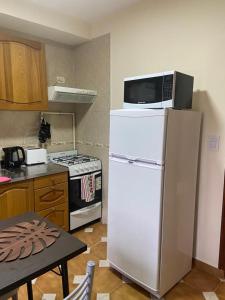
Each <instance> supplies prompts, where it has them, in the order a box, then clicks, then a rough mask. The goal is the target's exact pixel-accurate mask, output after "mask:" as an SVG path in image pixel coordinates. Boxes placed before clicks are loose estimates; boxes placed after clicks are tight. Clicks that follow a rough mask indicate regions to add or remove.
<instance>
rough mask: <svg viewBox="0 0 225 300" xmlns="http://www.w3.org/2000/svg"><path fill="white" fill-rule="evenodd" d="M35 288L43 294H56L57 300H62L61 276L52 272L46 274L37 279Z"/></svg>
mask: <svg viewBox="0 0 225 300" xmlns="http://www.w3.org/2000/svg"><path fill="white" fill-rule="evenodd" d="M55 270H57V269H55ZM35 286H37V287H38V288H39V289H40V290H41V291H42V293H43V294H56V299H57V300H58V299H63V292H62V280H61V276H59V275H56V274H55V273H53V272H48V273H46V274H44V275H42V276H40V277H38V279H37V281H36V284H35Z"/></svg>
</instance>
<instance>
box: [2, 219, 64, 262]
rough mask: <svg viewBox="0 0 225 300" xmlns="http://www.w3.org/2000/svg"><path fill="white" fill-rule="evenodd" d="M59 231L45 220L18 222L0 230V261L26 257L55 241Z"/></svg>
mask: <svg viewBox="0 0 225 300" xmlns="http://www.w3.org/2000/svg"><path fill="white" fill-rule="evenodd" d="M59 235H60V233H59V231H58V230H57V229H56V228H48V227H47V224H46V223H45V222H41V221H38V220H33V221H31V222H23V223H18V224H16V225H15V226H13V227H9V228H6V229H4V230H3V231H1V232H0V262H2V261H6V262H9V261H13V260H16V259H18V258H20V259H21V258H26V257H28V256H30V255H31V254H32V255H33V254H36V253H39V252H41V251H43V250H44V249H45V248H46V247H49V246H50V245H52V244H53V243H55V241H56V239H57V238H58V237H59Z"/></svg>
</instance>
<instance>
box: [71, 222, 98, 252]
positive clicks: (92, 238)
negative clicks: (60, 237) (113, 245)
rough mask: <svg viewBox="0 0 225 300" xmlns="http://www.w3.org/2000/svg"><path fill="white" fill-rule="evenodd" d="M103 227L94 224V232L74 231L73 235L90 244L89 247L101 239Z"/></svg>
mask: <svg viewBox="0 0 225 300" xmlns="http://www.w3.org/2000/svg"><path fill="white" fill-rule="evenodd" d="M102 230H103V229H101V227H100V226H99V227H95V226H94V225H93V232H84V230H80V231H77V232H75V233H73V236H75V237H77V238H78V239H79V240H81V241H82V242H84V243H85V244H87V245H88V247H90V246H92V245H94V244H96V243H97V242H100V241H101V237H102Z"/></svg>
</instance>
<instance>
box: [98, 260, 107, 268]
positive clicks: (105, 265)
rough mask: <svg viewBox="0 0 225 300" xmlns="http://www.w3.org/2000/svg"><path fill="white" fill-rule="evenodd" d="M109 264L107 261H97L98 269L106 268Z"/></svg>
mask: <svg viewBox="0 0 225 300" xmlns="http://www.w3.org/2000/svg"><path fill="white" fill-rule="evenodd" d="M108 267H109V262H108V261H107V260H99V268H108Z"/></svg>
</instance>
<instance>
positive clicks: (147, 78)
mask: <svg viewBox="0 0 225 300" xmlns="http://www.w3.org/2000/svg"><path fill="white" fill-rule="evenodd" d="M193 83H194V77H193V76H190V75H187V74H183V73H180V72H177V71H168V72H162V73H156V74H149V75H143V76H136V77H129V78H125V79H124V104H123V108H166V107H172V108H175V109H190V108H192V94H193Z"/></svg>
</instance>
